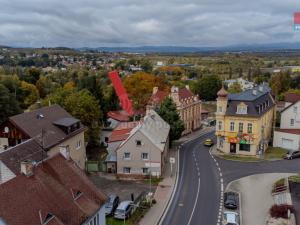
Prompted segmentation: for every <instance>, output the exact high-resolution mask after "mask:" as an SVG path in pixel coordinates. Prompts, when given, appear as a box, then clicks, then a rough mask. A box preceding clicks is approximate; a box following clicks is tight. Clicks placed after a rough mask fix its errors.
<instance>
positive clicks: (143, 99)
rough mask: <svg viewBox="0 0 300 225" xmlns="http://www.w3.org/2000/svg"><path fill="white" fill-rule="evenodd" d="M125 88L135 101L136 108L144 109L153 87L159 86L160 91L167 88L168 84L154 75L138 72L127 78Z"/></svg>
mask: <svg viewBox="0 0 300 225" xmlns="http://www.w3.org/2000/svg"><path fill="white" fill-rule="evenodd" d="M124 86H125V88H126V90H127V92H128V94H129V96H130V98H131V100H133V105H134V107H135V108H143V107H145V106H146V104H147V102H148V100H149V98H150V96H151V95H152V91H153V87H155V86H157V87H158V88H159V89H160V90H165V89H166V88H167V86H166V82H165V81H164V80H161V78H158V77H156V76H154V75H152V74H149V73H145V72H137V73H135V74H133V75H131V76H128V77H126V78H125V81H124Z"/></svg>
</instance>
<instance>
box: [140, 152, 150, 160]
mask: <svg viewBox="0 0 300 225" xmlns="http://www.w3.org/2000/svg"><path fill="white" fill-rule="evenodd" d="M141 158H142V160H148V159H149V155H148V153H142V155H141Z"/></svg>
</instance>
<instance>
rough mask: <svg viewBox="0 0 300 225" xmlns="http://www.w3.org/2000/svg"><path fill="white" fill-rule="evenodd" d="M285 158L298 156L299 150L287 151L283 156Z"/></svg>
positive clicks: (299, 156) (299, 155)
mask: <svg viewBox="0 0 300 225" xmlns="http://www.w3.org/2000/svg"><path fill="white" fill-rule="evenodd" d="M284 158H285V159H295V158H300V151H289V152H288V153H287V154H286V155H285V157H284Z"/></svg>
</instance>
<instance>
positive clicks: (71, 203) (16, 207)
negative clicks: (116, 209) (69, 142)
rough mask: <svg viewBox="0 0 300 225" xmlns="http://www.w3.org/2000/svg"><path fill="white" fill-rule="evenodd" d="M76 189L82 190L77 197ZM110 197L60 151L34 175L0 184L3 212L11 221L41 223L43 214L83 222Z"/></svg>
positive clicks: (68, 224)
mask: <svg viewBox="0 0 300 225" xmlns="http://www.w3.org/2000/svg"><path fill="white" fill-rule="evenodd" d="M72 189H75V190H80V192H81V193H82V195H81V196H79V197H78V198H77V199H74V197H73V195H72V191H71V190H72ZM105 201H106V196H105V195H104V194H102V193H101V192H100V191H99V190H98V189H97V188H96V187H95V186H94V184H93V183H92V182H91V181H90V180H89V179H88V177H87V176H86V175H85V174H84V173H83V171H81V170H80V169H79V168H78V167H77V166H76V165H75V164H74V162H73V161H72V160H70V161H67V160H65V159H64V158H63V157H62V156H61V155H60V154H58V155H56V156H54V157H53V158H51V159H48V160H46V161H44V162H43V163H41V164H39V165H38V166H37V167H35V168H34V175H32V176H30V177H26V176H25V175H18V176H17V177H15V178H13V179H11V180H9V181H7V182H6V183H3V184H2V185H0V202H1V204H0V216H1V217H2V218H3V219H4V221H6V223H7V224H9V225H29V224H30V225H40V224H41V222H40V216H41V217H42V219H45V218H46V216H47V214H48V213H50V214H52V215H53V216H54V218H53V219H52V220H50V222H49V224H52V225H61V224H64V225H81V224H82V223H83V222H84V221H86V220H87V218H89V217H91V216H93V215H94V214H95V213H96V212H97V211H98V210H99V208H100V207H101V206H103V204H104V203H105Z"/></svg>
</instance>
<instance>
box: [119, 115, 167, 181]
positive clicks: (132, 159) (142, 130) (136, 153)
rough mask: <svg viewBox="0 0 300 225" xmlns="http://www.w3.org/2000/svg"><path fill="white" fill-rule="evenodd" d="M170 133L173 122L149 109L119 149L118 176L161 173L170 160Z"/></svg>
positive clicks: (158, 174)
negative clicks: (170, 122)
mask: <svg viewBox="0 0 300 225" xmlns="http://www.w3.org/2000/svg"><path fill="white" fill-rule="evenodd" d="M169 132H170V125H169V124H168V123H166V122H165V121H164V120H163V119H162V118H161V117H160V116H159V115H158V114H157V113H156V112H155V111H154V110H149V111H148V113H147V115H146V116H145V117H144V118H143V120H142V121H141V122H140V123H139V124H138V125H137V126H136V127H135V128H133V129H132V130H131V132H130V135H129V136H128V137H127V138H126V139H125V140H124V141H123V142H122V143H121V144H120V146H119V147H118V149H117V174H118V176H119V177H132V178H139V177H143V176H145V175H149V174H152V175H154V176H161V174H162V172H163V169H164V166H165V162H166V160H167V153H168V149H169Z"/></svg>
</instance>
